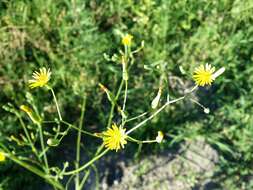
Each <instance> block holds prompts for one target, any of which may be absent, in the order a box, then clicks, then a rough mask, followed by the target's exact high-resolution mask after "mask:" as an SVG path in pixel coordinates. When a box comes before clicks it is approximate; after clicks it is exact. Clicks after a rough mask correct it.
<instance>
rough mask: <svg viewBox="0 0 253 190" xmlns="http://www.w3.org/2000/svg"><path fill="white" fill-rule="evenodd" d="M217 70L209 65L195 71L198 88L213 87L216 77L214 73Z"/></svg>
mask: <svg viewBox="0 0 253 190" xmlns="http://www.w3.org/2000/svg"><path fill="white" fill-rule="evenodd" d="M214 71H215V68H214V67H212V66H211V65H209V64H206V65H205V66H204V65H201V66H199V67H198V68H196V69H195V71H194V75H193V79H194V81H195V83H196V84H197V85H198V86H205V85H211V83H212V82H213V81H214V79H215V77H213V73H214Z"/></svg>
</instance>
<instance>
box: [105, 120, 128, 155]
mask: <svg viewBox="0 0 253 190" xmlns="http://www.w3.org/2000/svg"><path fill="white" fill-rule="evenodd" d="M125 131H126V129H123V128H122V127H118V126H117V125H116V124H113V125H112V127H111V128H108V129H107V131H105V132H103V141H104V145H105V147H107V148H109V149H110V150H116V152H117V151H118V150H119V149H121V148H124V145H125V144H126V143H127V141H126V138H127V135H126V134H125Z"/></svg>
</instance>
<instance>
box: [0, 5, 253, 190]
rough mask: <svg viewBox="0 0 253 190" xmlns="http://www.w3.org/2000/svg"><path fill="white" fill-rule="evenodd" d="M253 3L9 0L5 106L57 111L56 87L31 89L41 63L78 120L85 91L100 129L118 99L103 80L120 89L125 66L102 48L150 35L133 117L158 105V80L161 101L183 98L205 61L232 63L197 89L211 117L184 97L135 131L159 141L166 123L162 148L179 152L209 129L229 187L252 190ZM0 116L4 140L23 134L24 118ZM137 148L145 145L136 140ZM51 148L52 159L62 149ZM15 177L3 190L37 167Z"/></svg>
mask: <svg viewBox="0 0 253 190" xmlns="http://www.w3.org/2000/svg"><path fill="white" fill-rule="evenodd" d="M252 10H253V2H252V1H251V0H243V1H239V0H220V1H210V0H200V1H196V0H180V1H178V0H156V1H151V0H141V1H134V0H103V1H102V0H90V1H88V0H86V1H83V0H75V1H74V0H73V1H71V0H56V1H53V0H31V1H28V0H18V1H17V0H3V1H1V2H0V87H1V94H0V104H1V106H2V105H5V104H6V103H7V102H10V103H12V104H13V105H14V106H16V107H18V106H19V105H21V104H26V103H27V102H30V101H31V99H28V98H27V97H28V96H29V94H32V95H33V99H34V100H33V101H34V103H35V104H36V105H37V107H38V109H39V110H40V111H44V113H45V115H46V116H47V117H48V118H49V119H50V118H51V119H52V118H54V116H53V115H56V110H55V109H54V107H52V106H51V105H52V101H51V97H50V95H49V93H46V92H45V91H44V90H34V91H33V90H30V89H28V86H27V81H28V80H29V78H30V76H31V74H32V72H33V70H36V69H38V68H39V67H42V66H46V67H49V68H51V70H52V73H53V75H52V80H51V81H52V85H53V87H54V89H55V91H56V95H57V97H58V98H59V102H60V106H61V107H62V110H64V113H63V115H64V118H66V119H67V120H68V121H71V122H74V123H77V122H78V118H79V113H80V104H81V102H82V96H83V94H84V93H86V94H87V95H88V102H87V111H86V117H87V118H89V119H86V126H87V127H88V130H90V131H101V130H102V129H104V128H105V126H104V123H106V120H107V117H108V115H109V102H108V101H107V99H106V97H105V95H104V94H103V93H102V92H101V90H100V89H99V87H98V83H99V82H101V83H102V84H104V85H106V86H107V87H108V88H109V89H110V90H112V91H114V89H116V86H118V85H119V82H120V77H121V70H120V69H121V65H119V64H116V63H114V62H111V61H107V60H106V59H104V56H103V54H104V53H106V54H108V55H109V56H112V55H113V54H114V53H118V49H119V47H121V36H120V34H122V33H130V34H132V35H133V36H134V44H133V48H136V47H138V46H139V45H140V44H141V42H142V41H144V42H145V47H144V49H143V50H142V51H141V52H140V53H138V54H137V57H136V59H135V63H134V65H133V67H132V69H131V72H130V74H129V76H130V79H129V85H130V90H129V96H128V97H129V99H128V104H129V105H131V106H129V107H128V109H127V112H128V114H131V115H132V116H135V115H138V114H139V113H142V112H144V111H147V110H150V103H151V101H152V99H153V98H154V97H155V95H156V93H157V90H158V88H159V85H162V86H163V88H164V92H163V96H162V101H164V100H165V99H166V94H167V93H169V94H170V97H171V98H175V97H177V96H179V95H180V94H181V93H182V90H183V89H184V88H185V87H189V86H191V85H192V84H193V82H192V78H191V74H192V72H193V69H194V68H195V67H196V66H198V65H199V64H204V63H206V62H208V63H210V64H212V65H214V66H215V67H216V68H219V67H221V66H224V67H226V72H225V73H224V74H223V75H222V76H221V77H220V78H218V79H217V80H216V81H215V83H214V85H213V86H212V87H210V88H205V89H201V90H200V91H199V92H198V94H197V95H196V96H197V98H199V100H200V102H201V103H203V104H204V105H205V106H206V107H209V108H210V110H211V112H210V114H209V115H206V114H204V113H203V110H202V109H200V108H199V107H197V106H196V105H192V104H191V103H189V102H188V103H187V102H183V103H180V104H175V105H173V106H171V107H169V108H167V109H166V111H165V112H163V113H162V114H161V115H159V117H156V118H155V119H154V120H152V122H150V123H148V125H146V126H145V127H143V128H141V129H140V130H138V131H137V132H136V133H135V136H136V138H142V139H143V137H145V138H151V137H153V136H154V135H156V132H157V130H158V129H159V130H163V131H164V132H166V134H167V135H166V138H167V139H166V143H164V145H162V146H159V147H158V146H156V149H165V148H166V149H168V150H170V149H172V148H173V146H174V145H177V144H179V143H182V142H183V141H185V140H187V139H194V138H196V137H197V136H200V135H201V136H203V137H205V138H206V140H207V141H208V142H209V143H211V144H212V145H213V147H214V148H216V150H218V151H219V154H220V162H219V167H218V168H219V169H218V173H217V177H216V178H217V179H216V180H218V181H219V182H220V183H221V185H222V187H223V188H224V189H252V182H253V181H252V180H251V178H252V177H251V175H252V172H253V167H252V166H253V140H252V137H253V129H252V126H253V119H252V114H253V109H252V94H253V90H252V89H253V88H252V87H253V75H252V73H253V66H252V61H253V56H252V52H253V43H252V42H253V38H252V35H253V25H252V23H253V15H252ZM180 68H181V71H180ZM179 81H181V82H182V84H184V85H181V83H180V82H179ZM143 97H145V99H143ZM0 113H1V121H0V128H1V130H0V141H3V142H6V139H5V138H4V137H6V136H7V137H8V136H10V135H11V134H14V135H16V136H18V134H19V133H20V131H21V127H20V126H19V124H18V121H17V118H16V117H15V116H13V115H11V114H10V113H8V112H6V111H4V110H2V109H1V110H0ZM114 119H115V120H116V121H117V116H116V117H115V118H114ZM145 138H144V139H145ZM8 143H9V142H8ZM10 144H12V146H14V143H10ZM130 149H131V151H133V152H135V151H137V147H135V146H133V147H130ZM144 151H145V147H144ZM50 154H51V157H52V158H53V157H54V154H55V153H54V152H51V153H50ZM6 168H8V171H16V170H19V169H18V167H17V166H14V165H12V164H11V163H9V162H7V163H5V164H1V166H0V169H1V171H2V172H6V171H7V170H6ZM2 172H1V173H2ZM7 175H8V179H9V180H6V178H5V177H0V183H1V184H2V187H1V186H0V188H3V189H10V190H11V189H16V187H18V185H19V184H20V183H21V184H22V183H24V181H25V180H29V179H31V175H28V174H27V179H26V178H21V179H20V181H18V180H17V179H15V172H10V173H9V172H8V174H7ZM13 179H15V183H12V181H13ZM13 185H14V186H15V185H17V186H16V187H14V186H13Z"/></svg>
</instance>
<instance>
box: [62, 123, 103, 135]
mask: <svg viewBox="0 0 253 190" xmlns="http://www.w3.org/2000/svg"><path fill="white" fill-rule="evenodd" d="M61 123H64V124H65V125H67V126H69V127H71V128H73V129H75V130H77V131H80V132H81V133H83V134H86V135H90V136H92V137H96V138H99V137H98V136H97V135H94V134H93V133H90V132H88V131H84V130H82V129H79V128H78V127H76V126H74V125H72V124H70V123H68V122H67V121H63V120H62V121H61Z"/></svg>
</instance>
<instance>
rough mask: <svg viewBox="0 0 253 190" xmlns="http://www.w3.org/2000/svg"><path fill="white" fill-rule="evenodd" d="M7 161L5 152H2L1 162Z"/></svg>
mask: <svg viewBox="0 0 253 190" xmlns="http://www.w3.org/2000/svg"><path fill="white" fill-rule="evenodd" d="M4 161H5V155H4V153H3V152H0V162H4Z"/></svg>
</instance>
